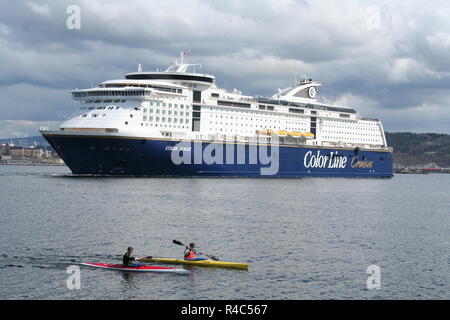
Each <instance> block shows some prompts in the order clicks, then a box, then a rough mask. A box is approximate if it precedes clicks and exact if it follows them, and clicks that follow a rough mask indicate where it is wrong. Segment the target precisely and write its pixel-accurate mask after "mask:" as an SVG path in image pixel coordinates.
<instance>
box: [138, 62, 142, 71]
mask: <svg viewBox="0 0 450 320" xmlns="http://www.w3.org/2000/svg"><path fill="white" fill-rule="evenodd" d="M137 72H142V64H140V63H138V67H137Z"/></svg>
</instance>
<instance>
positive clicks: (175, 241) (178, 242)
mask: <svg viewBox="0 0 450 320" xmlns="http://www.w3.org/2000/svg"><path fill="white" fill-rule="evenodd" d="M172 241H173V243H175V244H177V245H179V246H185V245H184V244H183V243H182V242H180V241H178V240H172Z"/></svg>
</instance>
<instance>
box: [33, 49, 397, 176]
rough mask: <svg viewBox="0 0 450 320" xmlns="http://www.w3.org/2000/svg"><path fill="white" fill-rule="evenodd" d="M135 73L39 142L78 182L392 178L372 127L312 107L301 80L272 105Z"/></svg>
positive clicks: (102, 88) (87, 99)
mask: <svg viewBox="0 0 450 320" xmlns="http://www.w3.org/2000/svg"><path fill="white" fill-rule="evenodd" d="M185 55H186V53H185V52H184V53H183V52H182V53H180V58H179V60H177V61H175V62H174V63H172V64H171V66H170V67H169V68H168V69H166V70H165V71H158V70H157V71H143V70H142V66H141V65H140V64H139V65H138V68H137V71H136V72H130V73H127V74H125V76H124V78H123V79H118V80H108V81H105V82H103V83H100V84H99V85H98V86H97V87H92V88H88V89H82V90H80V89H76V90H73V91H72V92H71V93H72V97H73V99H75V100H76V101H78V102H79V107H78V109H77V110H76V111H75V113H74V114H73V115H72V116H71V118H69V119H68V120H67V121H65V122H64V123H62V125H61V126H60V128H59V130H57V131H51V130H49V129H48V128H46V127H42V128H41V129H40V132H41V134H42V135H43V136H44V137H45V139H46V140H47V141H48V142H49V143H50V144H51V145H52V147H53V148H54V149H55V151H56V152H57V153H58V154H59V156H60V157H61V158H62V159H63V160H64V162H65V163H66V164H67V166H68V167H69V168H70V170H71V171H72V172H73V173H74V174H77V175H108V176H109V175H120V176H186V177H199V176H214V177H277V178H288V177H294V178H295V177H356V178H369V177H377V178H389V177H392V175H393V174H392V172H393V170H392V169H393V158H392V148H390V147H388V145H387V142H386V138H385V134H384V130H383V126H382V124H381V122H380V121H379V120H377V119H373V118H366V117H361V116H360V115H359V114H358V113H357V111H356V110H355V109H353V108H349V107H343V106H335V105H330V104H324V103H321V102H319V101H318V99H317V95H318V92H319V88H320V86H321V83H320V82H317V81H314V80H312V79H309V78H302V79H301V80H300V81H296V82H295V84H294V85H292V86H291V87H289V88H286V89H284V90H282V89H279V90H278V91H277V92H275V94H274V95H273V96H271V97H260V96H249V95H244V94H242V92H241V91H239V90H237V89H234V90H225V89H223V88H220V87H219V86H217V84H216V78H215V77H214V76H213V75H210V74H204V73H201V72H199V69H201V67H202V65H199V64H188V63H185V61H184V58H185V57H184V56H185Z"/></svg>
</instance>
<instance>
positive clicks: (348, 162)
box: [43, 133, 393, 178]
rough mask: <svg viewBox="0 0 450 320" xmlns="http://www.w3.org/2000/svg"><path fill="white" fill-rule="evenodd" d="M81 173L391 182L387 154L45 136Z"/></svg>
mask: <svg viewBox="0 0 450 320" xmlns="http://www.w3.org/2000/svg"><path fill="white" fill-rule="evenodd" d="M43 136H44V137H45V139H46V140H47V141H48V142H49V143H50V144H51V145H52V147H53V148H54V149H55V151H56V152H57V153H58V154H59V156H60V157H61V158H62V159H63V160H64V162H65V163H66V165H67V166H68V167H69V168H70V170H71V171H72V173H73V174H76V175H108V176H109V175H113V176H116V175H118V176H177V177H208V176H209V177H263V178H301V177H345V178H390V177H392V176H393V159H392V153H391V152H390V151H387V150H382V149H380V150H367V149H358V148H356V149H350V148H328V147H312V146H306V145H305V146H299V145H280V146H272V147H270V146H269V147H265V146H258V145H252V144H248V143H247V144H245V143H236V142H234V143H231V142H227V143H224V142H215V143H211V142H206V141H191V142H181V141H174V140H169V139H154V138H135V137H118V136H90V135H75V134H74V135H70V134H60V133H43Z"/></svg>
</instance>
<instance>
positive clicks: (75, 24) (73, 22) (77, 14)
mask: <svg viewBox="0 0 450 320" xmlns="http://www.w3.org/2000/svg"><path fill="white" fill-rule="evenodd" d="M66 13H67V14H68V15H69V16H68V17H67V20H66V27H67V29H69V30H80V29H81V8H80V7H79V6H77V5H70V6H68V7H67V9H66Z"/></svg>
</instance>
